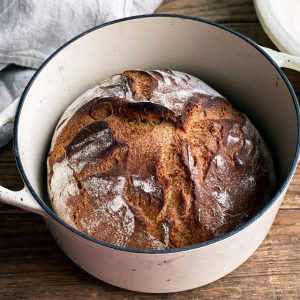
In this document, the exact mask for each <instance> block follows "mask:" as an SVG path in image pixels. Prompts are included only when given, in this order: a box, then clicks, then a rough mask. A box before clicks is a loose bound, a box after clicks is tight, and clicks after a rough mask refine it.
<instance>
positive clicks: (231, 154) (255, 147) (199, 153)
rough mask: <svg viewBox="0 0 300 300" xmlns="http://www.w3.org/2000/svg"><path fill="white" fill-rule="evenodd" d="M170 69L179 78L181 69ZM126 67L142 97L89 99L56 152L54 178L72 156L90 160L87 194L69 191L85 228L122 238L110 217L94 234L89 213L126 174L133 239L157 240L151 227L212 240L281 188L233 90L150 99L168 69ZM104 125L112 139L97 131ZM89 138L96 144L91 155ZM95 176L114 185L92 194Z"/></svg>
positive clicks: (81, 174)
mask: <svg viewBox="0 0 300 300" xmlns="http://www.w3.org/2000/svg"><path fill="white" fill-rule="evenodd" d="M166 72H167V73H165V74H169V76H170V77H169V80H170V82H171V84H172V85H173V86H175V85H178V84H177V83H176V74H174V73H173V72H172V71H171V70H167V71H166ZM121 76H123V77H122V82H123V83H124V87H122V88H124V90H125V85H126V86H127V88H128V87H129V89H130V90H131V93H132V95H133V97H134V101H132V100H128V99H126V98H125V97H96V98H94V99H93V100H91V101H89V102H88V103H86V104H85V105H83V106H82V107H81V108H80V109H78V110H77V111H76V112H75V113H74V114H73V116H72V117H70V118H69V120H68V122H67V123H66V124H64V127H63V129H62V131H61V133H60V134H59V136H58V137H57V139H56V141H55V144H54V147H53V150H52V152H51V153H49V165H50V169H49V172H50V178H49V184H50V182H51V177H52V174H53V166H54V164H55V163H56V162H60V161H62V160H64V159H68V160H69V164H70V166H71V165H72V164H75V166H76V164H78V165H79V164H80V163H81V162H82V157H84V159H85V160H87V164H86V165H85V166H84V167H83V168H82V169H81V170H79V171H74V176H75V177H76V181H77V184H78V186H79V187H80V194H79V196H76V197H74V198H72V197H70V199H69V206H70V208H71V210H72V212H73V213H72V215H73V221H74V223H75V224H76V226H77V227H78V228H79V229H80V230H82V231H84V232H86V233H88V234H91V235H93V236H94V237H96V238H98V239H103V240H106V241H108V242H113V243H118V242H116V241H115V240H114V238H113V235H114V229H113V228H111V229H110V225H109V224H106V225H105V223H101V227H99V228H98V227H97V228H96V229H94V230H93V232H92V233H91V232H89V231H88V229H87V228H86V227H84V226H85V225H83V220H86V219H88V218H94V217H92V216H94V212H93V209H94V208H95V206H97V205H100V204H101V203H104V204H105V203H110V202H111V201H113V198H114V197H116V195H115V194H114V193H115V191H114V190H113V188H112V187H111V186H112V184H116V183H114V182H116V180H117V178H119V177H120V176H122V178H124V182H125V185H124V188H123V190H122V192H121V196H122V197H123V198H124V200H125V201H126V204H127V205H128V207H129V208H130V210H131V211H132V212H133V213H134V218H135V230H134V232H133V233H132V235H131V237H129V238H128V239H127V240H126V242H124V241H123V242H122V243H123V244H122V243H121V242H120V243H121V244H122V245H123V246H130V247H138V248H146V249H151V248H155V247H156V246H154V244H151V243H150V242H149V240H147V238H146V233H150V234H151V235H152V236H153V237H154V238H155V239H157V240H159V241H160V242H161V243H165V247H179V246H185V245H190V244H193V243H199V242H203V241H206V240H209V239H211V238H213V237H215V236H218V235H221V234H223V233H225V232H227V231H229V230H231V229H233V228H234V227H235V226H237V225H239V224H241V223H242V222H244V221H246V220H247V219H248V218H249V217H250V216H251V215H252V214H253V213H254V212H255V211H257V210H258V209H259V208H260V207H261V206H262V205H263V204H264V203H265V201H266V200H267V199H269V197H270V196H271V194H272V192H273V189H274V180H273V179H272V176H270V174H272V173H273V172H274V169H273V165H272V162H271V158H270V156H269V153H268V151H267V150H266V149H265V145H264V143H263V140H262V139H261V137H260V136H259V135H258V134H257V133H256V131H255V129H254V127H253V125H252V124H251V123H250V122H249V121H248V119H247V118H246V117H245V116H244V115H243V114H241V113H239V112H237V111H236V110H234V109H233V108H232V106H231V105H230V104H229V102H228V101H227V100H226V99H224V98H222V97H218V96H209V95H203V94H199V93H197V92H195V93H193V94H191V96H190V97H189V98H188V99H187V101H186V103H185V105H184V106H183V108H182V109H181V111H179V112H178V110H177V111H175V110H172V109H170V108H167V107H165V106H163V105H161V104H158V103H157V101H156V103H153V102H150V101H151V99H152V97H153V93H154V91H155V90H156V89H157V87H158V82H161V83H164V82H165V76H166V75H163V74H162V73H160V72H158V71H149V72H144V71H136V70H134V71H125V72H123V73H122V74H121ZM189 80H190V76H189V75H185V78H183V77H182V82H183V83H184V84H188V81H189ZM106 88H107V87H106ZM139 99H140V100H139ZM173 101H175V100H174V99H173ZM101 132H103V136H105V140H104V138H103V137H101V138H102V139H103V140H101V138H100V137H98V139H99V140H97V139H94V138H93V136H94V135H95V134H101ZM99 143H100V144H99ZM101 143H102V144H105V143H107V146H105V147H104V146H103V145H102V146H103V147H102V146H101ZM89 147H94V148H95V149H96V150H93V151H94V152H92V154H86V152H87V150H86V149H88V148H89ZM95 151H96V152H95ZM81 152H82V153H85V154H82V155H81V156H80V155H79V154H80V153H81ZM75 169H76V168H75ZM150 179H151V185H149V186H148V187H144V185H146V182H147V180H150ZM90 180H96V181H97V180H105V182H109V184H110V185H108V186H109V188H111V189H112V190H111V192H110V194H109V193H107V194H105V197H101V196H97V197H96V196H95V197H94V196H93V197H92V196H91V195H90V194H89V191H88V190H87V188H86V182H87V181H90ZM247 180H248V181H247ZM252 181H253V182H252ZM141 182H142V183H141ZM149 184H150V183H149ZM243 184H244V185H243ZM83 187H85V188H83ZM50 189H51V184H50ZM149 191H150V192H149ZM99 192H101V191H99ZM115 217H116V216H114V218H115ZM98 218H101V215H99V216H98ZM116 218H117V217H116ZM118 218H119V217H118ZM121 221H122V220H121V219H120V222H121ZM103 228H104V229H103ZM166 230H167V231H168V234H167V236H166Z"/></svg>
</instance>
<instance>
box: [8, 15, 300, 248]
mask: <svg viewBox="0 0 300 300" xmlns="http://www.w3.org/2000/svg"><path fill="white" fill-rule="evenodd" d="M144 18H177V19H187V20H190V21H195V22H201V23H205V24H208V25H211V26H215V27H217V28H219V29H222V30H224V31H226V32H229V33H231V34H233V35H235V36H237V37H239V38H241V39H243V40H244V41H245V42H247V43H248V44H249V45H251V46H252V47H254V48H255V49H256V50H257V51H259V52H260V53H261V54H262V55H263V56H265V58H266V59H267V60H268V61H269V62H270V63H271V64H272V65H273V67H274V68H275V69H276V70H277V72H278V74H279V75H280V76H281V78H282V79H283V81H284V82H285V84H286V86H287V87H288V90H289V92H290V95H291V98H292V100H293V103H294V108H295V112H296V117H297V124H298V127H297V129H298V130H297V131H298V137H297V146H296V151H295V154H294V160H293V163H292V165H291V167H290V170H289V172H288V175H287V176H286V178H285V180H284V181H283V182H282V184H281V185H280V187H279V188H278V189H277V191H276V193H275V194H274V196H273V197H272V198H271V199H270V201H269V202H268V204H267V205H266V206H264V207H263V208H262V209H261V210H260V211H258V212H257V213H256V214H254V215H253V216H252V218H251V219H249V220H248V221H246V222H245V223H243V224H241V225H239V226H237V227H235V228H234V229H233V230H231V231H229V232H227V233H225V234H223V235H221V236H219V237H216V238H214V239H212V240H209V241H205V242H202V243H198V244H193V245H189V246H185V247H179V248H172V249H161V250H146V249H138V248H130V247H124V246H117V245H114V244H111V243H108V242H105V241H101V240H98V239H96V238H93V237H91V236H89V235H87V234H85V233H83V232H81V231H79V230H77V229H75V228H73V227H72V226H70V225H69V224H67V223H66V222H64V221H63V220H62V219H60V218H59V217H58V215H57V214H56V213H55V212H54V211H53V210H52V209H51V208H50V207H49V206H48V205H46V204H45V203H44V201H43V200H42V199H41V198H40V197H39V196H38V195H37V193H36V192H35V190H34V188H33V187H32V185H31V183H30V181H29V179H28V178H27V175H26V173H25V170H24V168H23V164H22V161H21V158H20V151H19V143H18V133H19V119H20V115H21V112H22V107H23V104H24V102H25V100H26V96H27V94H28V92H29V90H30V88H31V86H32V85H33V84H34V81H35V79H36V77H37V76H38V75H39V73H40V72H41V71H42V70H43V68H44V67H45V66H46V65H47V64H48V63H49V62H51V60H52V58H53V57H55V56H56V55H57V54H58V53H59V52H61V51H62V50H64V48H65V47H67V46H68V45H69V44H71V43H73V42H74V41H76V40H77V39H79V38H81V37H83V36H85V35H86V34H89V33H91V32H93V31H95V30H99V29H101V28H103V27H106V26H109V25H113V24H115V23H121V22H126V21H130V20H135V19H144ZM299 135H300V110H299V104H298V100H297V97H296V94H295V91H294V90H293V88H292V86H291V84H290V82H289V80H288V79H287V77H286V75H285V74H284V73H283V71H282V70H281V69H280V67H279V66H278V65H277V64H276V62H275V61H274V60H273V59H272V58H271V57H270V56H269V55H268V54H267V53H266V52H265V51H263V50H262V49H261V48H260V46H259V45H258V44H256V43H255V42H254V41H252V40H251V39H249V38H248V37H246V36H244V35H243V34H241V33H239V32H236V31H235V30H232V29H229V28H227V27H225V26H223V25H220V24H218V23H216V22H213V21H210V20H206V19H202V18H198V17H192V16H186V15H180V14H145V15H139V16H132V17H127V18H122V19H118V20H114V21H111V22H107V23H104V24H101V25H98V26H95V27H93V28H91V29H89V30H87V31H85V32H83V33H81V34H79V35H77V36H76V37H74V38H72V39H71V40H69V41H68V42H66V43H65V44H64V45H62V46H61V47H59V48H58V49H57V50H56V51H55V52H53V53H52V54H51V55H50V56H49V57H48V58H47V59H46V60H45V62H44V63H43V64H42V65H41V66H40V67H39V68H38V70H37V71H36V73H35V74H34V75H33V76H32V78H31V79H30V81H29V83H28V84H27V86H26V88H25V89H24V91H23V93H22V95H21V98H20V103H19V105H18V109H17V112H16V117H15V130H14V137H13V141H14V154H15V158H16V163H17V167H18V169H19V172H20V174H21V176H22V179H23V181H24V183H25V185H26V186H27V188H28V190H29V191H30V193H31V194H32V195H33V197H34V198H35V199H36V201H37V202H38V203H39V205H40V206H41V207H42V208H43V210H44V211H45V212H46V213H47V214H48V216H50V217H51V218H52V219H54V220H55V221H57V222H58V223H60V224H61V225H63V226H64V227H66V228H67V229H69V230H70V231H72V232H73V233H75V234H76V235H78V236H80V237H82V238H84V239H86V240H88V241H91V242H94V243H96V244H97V245H101V246H104V247H107V248H112V249H114V250H120V251H125V252H130V253H141V254H169V253H176V252H182V251H187V250H195V249H199V248H202V247H205V246H208V245H211V244H214V243H217V242H220V241H223V240H225V239H227V238H229V237H231V236H233V235H235V234H237V233H238V232H240V231H242V230H244V229H245V228H247V227H248V226H250V225H251V224H252V223H254V222H255V221H256V220H257V219H259V218H260V217H261V216H262V215H263V214H264V213H266V212H267V211H268V209H269V208H270V207H271V206H272V205H273V204H274V203H275V202H276V201H277V199H278V198H279V197H280V196H281V194H282V193H283V192H284V190H285V189H286V188H287V186H288V184H289V181H290V180H291V178H292V176H293V173H294V172H295V169H296V167H297V163H298V159H299V156H300V140H299V139H300V136H299Z"/></svg>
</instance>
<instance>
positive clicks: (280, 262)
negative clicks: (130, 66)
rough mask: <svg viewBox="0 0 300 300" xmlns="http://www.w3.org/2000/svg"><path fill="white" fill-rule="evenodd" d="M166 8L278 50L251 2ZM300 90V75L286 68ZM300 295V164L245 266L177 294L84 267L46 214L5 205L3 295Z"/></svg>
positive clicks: (4, 179) (0, 162) (178, 0)
mask: <svg viewBox="0 0 300 300" xmlns="http://www.w3.org/2000/svg"><path fill="white" fill-rule="evenodd" d="M157 12H159V13H179V14H189V15H193V16H197V17H202V18H208V19H210V20H214V21H218V22H221V23H223V24H224V25H225V26H228V27H230V28H233V29H235V30H237V31H239V32H241V33H243V34H245V35H247V36H248V37H250V38H251V39H253V40H254V41H256V42H257V43H259V44H261V45H263V46H267V47H271V48H275V47H274V45H273V44H272V42H271V41H270V39H269V38H268V37H267V36H266V35H265V33H264V32H263V30H262V28H261V26H260V24H259V23H258V21H257V18H256V15H255V11H254V8H253V5H252V1H248V0H222V1H217V0H167V1H165V2H164V3H163V4H162V5H161V7H160V8H159V9H158V11H157ZM286 74H287V76H288V78H289V80H290V82H291V83H292V85H293V87H294V89H295V91H296V93H297V95H298V96H300V74H299V73H296V72H294V71H290V70H288V71H286ZM0 184H1V185H4V186H5V187H7V188H10V189H13V190H18V189H20V188H21V187H22V185H23V184H22V180H21V178H20V176H19V174H18V171H17V168H16V165H15V161H14V156H13V150H12V143H10V144H9V145H8V146H6V147H5V148H4V149H1V150H0ZM85 298H90V299H250V300H251V299H255V300H256V299H284V300H285V299H300V166H299V167H298V168H297V171H296V174H295V176H294V178H293V180H292V182H291V185H290V187H289V189H288V192H287V194H286V197H285V199H284V201H283V203H282V206H281V208H280V210H279V213H278V215H277V217H276V220H275V223H274V225H273V226H272V229H271V231H270V233H269V234H268V236H267V238H266V240H265V241H264V243H263V244H262V245H261V246H260V247H259V249H258V250H257V251H256V252H255V254H254V255H253V256H252V257H251V258H250V259H249V260H248V261H247V262H246V263H244V264H243V265H242V266H240V267H239V268H238V269H236V270H235V271H234V272H232V273H231V274H229V275H227V276H226V277H224V278H222V279H220V280H218V281H216V282H214V283H212V284H209V285H207V286H204V287H201V288H198V289H194V290H191V291H186V292H182V293H176V294H159V295H149V294H138V293H135V292H130V291H126V290H122V289H119V288H116V287H113V286H110V285H108V284H106V283H103V282H101V281H99V280H96V279H94V278H93V277H91V276H90V275H88V274H86V273H85V272H83V271H82V270H80V269H79V268H78V267H77V266H76V265H75V264H73V263H72V262H71V261H70V260H69V259H68V258H67V257H66V256H65V255H64V254H63V253H62V251H61V250H60V249H59V248H58V246H57V245H56V244H55V242H54V241H53V239H52V237H51V235H50V234H49V232H48V231H47V228H46V226H45V224H44V222H43V220H42V219H41V218H40V217H39V216H37V215H34V214H31V213H28V212H25V211H23V210H20V209H17V208H14V207H12V206H9V205H5V204H0V299H1V300H2V299H75V300H76V299H85Z"/></svg>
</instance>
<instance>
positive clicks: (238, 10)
mask: <svg viewBox="0 0 300 300" xmlns="http://www.w3.org/2000/svg"><path fill="white" fill-rule="evenodd" d="M156 12H157V13H174V14H185V15H190V16H195V17H200V18H206V19H210V20H212V21H217V22H220V23H226V22H247V23H249V22H257V17H256V14H255V10H254V7H253V4H252V1H251V0H247V1H246V0H243V1H241V0H222V1H218V0H180V1H178V0H166V1H164V2H163V3H162V5H161V6H160V7H159V8H158V9H157V11H156Z"/></svg>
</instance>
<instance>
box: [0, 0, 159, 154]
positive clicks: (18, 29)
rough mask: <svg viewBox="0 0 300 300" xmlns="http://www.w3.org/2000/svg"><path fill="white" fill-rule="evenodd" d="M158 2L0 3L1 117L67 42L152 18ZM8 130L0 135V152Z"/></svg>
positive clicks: (36, 0)
mask: <svg viewBox="0 0 300 300" xmlns="http://www.w3.org/2000/svg"><path fill="white" fill-rule="evenodd" d="M161 2H162V0H63V1H61V0H0V113H1V111H3V110H4V109H5V108H6V107H7V106H8V105H9V104H10V103H11V102H12V101H13V100H14V99H15V98H17V97H19V96H20V95H21V93H22V91H23V89H24V87H25V86H26V84H27V83H28V81H29V80H30V78H31V77H32V75H33V74H34V72H35V70H36V69H37V68H38V67H39V66H40V65H41V63H42V62H43V61H44V60H45V59H46V58H47V57H48V56H49V55H50V54H51V53H52V52H54V51H55V50H56V49H57V48H58V47H59V46H61V45H62V44H64V43H65V42H66V41H68V40H70V39H71V38H72V37H74V36H76V35H78V34H80V33H81V32H83V31H85V30H88V29H90V28H92V27H94V26H96V25H99V24H102V23H105V22H109V21H112V20H115V19H118V18H123V17H129V16H133V15H140V14H148V13H153V12H154V10H155V9H156V8H157V7H158V5H159V4H160V3H161ZM12 132H13V125H12V124H7V125H6V126H4V127H3V128H2V129H0V148H1V147H3V146H4V145H5V144H6V143H7V142H8V141H9V140H10V139H11V136H12Z"/></svg>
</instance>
